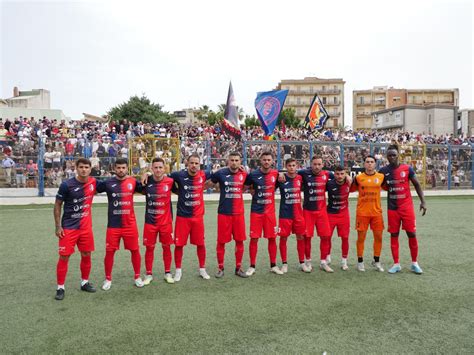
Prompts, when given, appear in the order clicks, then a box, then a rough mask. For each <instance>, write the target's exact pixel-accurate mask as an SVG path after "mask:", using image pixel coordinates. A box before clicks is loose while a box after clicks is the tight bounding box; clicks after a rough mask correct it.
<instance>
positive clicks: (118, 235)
mask: <svg viewBox="0 0 474 355" xmlns="http://www.w3.org/2000/svg"><path fill="white" fill-rule="evenodd" d="M120 239H123V246H124V248H125V249H127V250H137V249H138V248H139V245H138V229H137V226H134V227H128V228H107V234H106V235H105V250H106V251H112V250H119V249H120Z"/></svg>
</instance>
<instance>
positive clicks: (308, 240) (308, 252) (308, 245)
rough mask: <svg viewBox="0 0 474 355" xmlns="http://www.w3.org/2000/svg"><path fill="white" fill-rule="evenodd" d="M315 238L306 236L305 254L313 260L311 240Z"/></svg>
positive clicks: (307, 258) (308, 258)
mask: <svg viewBox="0 0 474 355" xmlns="http://www.w3.org/2000/svg"><path fill="white" fill-rule="evenodd" d="M312 239H313V238H304V255H305V258H306V260H311V241H312Z"/></svg>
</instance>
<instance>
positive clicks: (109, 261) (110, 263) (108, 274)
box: [104, 250, 115, 281]
mask: <svg viewBox="0 0 474 355" xmlns="http://www.w3.org/2000/svg"><path fill="white" fill-rule="evenodd" d="M114 257H115V250H106V251H105V258H104V269H105V279H106V280H109V281H112V268H113V267H114Z"/></svg>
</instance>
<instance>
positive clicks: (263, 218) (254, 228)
mask: <svg viewBox="0 0 474 355" xmlns="http://www.w3.org/2000/svg"><path fill="white" fill-rule="evenodd" d="M262 232H263V237H264V238H276V235H277V224H276V217H275V214H274V213H253V212H252V213H250V238H260V237H261V236H262Z"/></svg>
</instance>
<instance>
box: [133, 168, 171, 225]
mask: <svg viewBox="0 0 474 355" xmlns="http://www.w3.org/2000/svg"><path fill="white" fill-rule="evenodd" d="M173 183H174V181H173V179H171V178H170V177H168V176H163V179H161V180H160V181H156V180H155V179H153V176H150V177H148V181H147V183H146V185H143V188H142V191H141V192H142V194H143V195H145V196H146V204H145V223H147V224H152V225H156V226H162V225H164V224H171V223H173V208H172V205H171V190H172V188H173Z"/></svg>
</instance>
